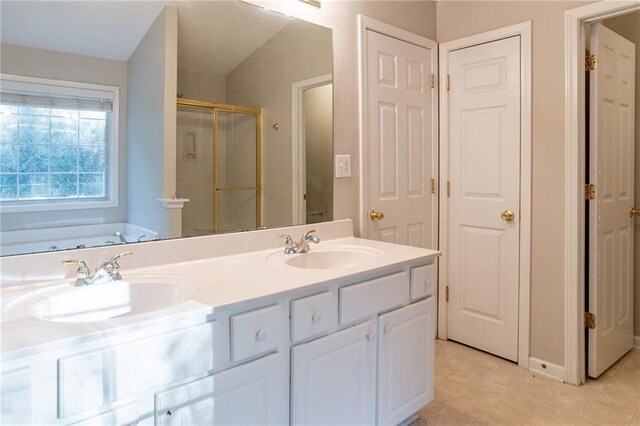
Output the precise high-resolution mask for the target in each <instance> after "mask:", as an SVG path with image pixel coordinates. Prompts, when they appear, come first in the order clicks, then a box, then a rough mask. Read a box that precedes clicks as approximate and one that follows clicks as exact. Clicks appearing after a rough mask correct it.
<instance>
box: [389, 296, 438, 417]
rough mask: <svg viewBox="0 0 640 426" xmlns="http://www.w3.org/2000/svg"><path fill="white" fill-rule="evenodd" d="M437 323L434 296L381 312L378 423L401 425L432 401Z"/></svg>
mask: <svg viewBox="0 0 640 426" xmlns="http://www.w3.org/2000/svg"><path fill="white" fill-rule="evenodd" d="M435 325H436V302H435V298H434V297H433V296H432V297H430V298H428V299H426V300H423V301H421V302H418V303H414V304H413V305H409V306H406V307H404V308H400V309H398V310H395V311H393V312H389V313H388V314H384V315H380V321H379V326H378V327H379V332H378V335H379V336H380V340H379V347H380V350H379V357H380V359H379V362H378V424H379V425H397V424H400V423H402V421H404V420H406V419H407V418H409V417H410V416H411V415H413V414H414V413H416V412H417V411H418V410H419V409H421V408H422V407H424V406H425V405H427V404H428V403H429V402H430V401H431V400H433V396H434V393H433V392H434V381H433V370H434V355H435V352H434V349H435V336H434V332H435Z"/></svg>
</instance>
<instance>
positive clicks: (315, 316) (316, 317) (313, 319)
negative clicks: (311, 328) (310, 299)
mask: <svg viewBox="0 0 640 426" xmlns="http://www.w3.org/2000/svg"><path fill="white" fill-rule="evenodd" d="M320 321H322V315H320V314H319V313H317V312H316V313H315V314H313V315H311V324H318V323H320Z"/></svg>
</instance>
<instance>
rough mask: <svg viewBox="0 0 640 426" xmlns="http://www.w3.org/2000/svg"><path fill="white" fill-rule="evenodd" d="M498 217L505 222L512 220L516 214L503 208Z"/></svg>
mask: <svg viewBox="0 0 640 426" xmlns="http://www.w3.org/2000/svg"><path fill="white" fill-rule="evenodd" d="M500 217H501V218H502V220H504V221H505V222H513V219H515V217H516V215H515V214H514V213H513V212H512V211H511V210H505V211H503V212H502V214H501V215H500Z"/></svg>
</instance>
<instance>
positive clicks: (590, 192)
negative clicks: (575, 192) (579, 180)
mask: <svg viewBox="0 0 640 426" xmlns="http://www.w3.org/2000/svg"><path fill="white" fill-rule="evenodd" d="M584 198H585V199H587V200H595V199H596V186H595V185H594V184H592V183H588V184H586V185H585V186H584Z"/></svg>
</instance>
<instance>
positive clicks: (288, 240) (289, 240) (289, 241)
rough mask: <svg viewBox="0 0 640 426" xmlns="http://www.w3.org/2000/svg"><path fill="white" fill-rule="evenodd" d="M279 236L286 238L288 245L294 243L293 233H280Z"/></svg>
mask: <svg viewBox="0 0 640 426" xmlns="http://www.w3.org/2000/svg"><path fill="white" fill-rule="evenodd" d="M278 238H282V239H283V240H286V241H285V245H286V246H292V245H293V244H294V243H293V238H291V235H289V234H279V235H278Z"/></svg>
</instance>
